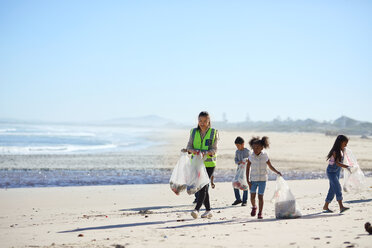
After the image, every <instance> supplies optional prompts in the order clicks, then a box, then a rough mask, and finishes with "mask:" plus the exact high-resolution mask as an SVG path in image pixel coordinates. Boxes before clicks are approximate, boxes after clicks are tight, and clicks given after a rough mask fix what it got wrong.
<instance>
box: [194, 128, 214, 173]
mask: <svg viewBox="0 0 372 248" xmlns="http://www.w3.org/2000/svg"><path fill="white" fill-rule="evenodd" d="M190 133H191V135H192V137H193V139H194V142H193V146H194V149H196V150H200V151H201V152H206V151H208V150H209V147H211V146H212V144H213V143H214V140H215V139H216V129H214V128H209V129H208V131H207V133H206V134H205V136H204V139H202V138H201V136H200V132H199V129H197V128H193V129H191V131H190ZM206 156H207V157H206V159H205V160H204V165H205V167H215V166H216V161H217V155H216V154H215V155H213V156H209V155H208V154H206ZM192 157H193V156H192Z"/></svg>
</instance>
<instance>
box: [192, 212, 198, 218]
mask: <svg viewBox="0 0 372 248" xmlns="http://www.w3.org/2000/svg"><path fill="white" fill-rule="evenodd" d="M198 215H199V211H198V210H193V211H192V212H191V216H192V217H193V218H194V219H197V218H198Z"/></svg>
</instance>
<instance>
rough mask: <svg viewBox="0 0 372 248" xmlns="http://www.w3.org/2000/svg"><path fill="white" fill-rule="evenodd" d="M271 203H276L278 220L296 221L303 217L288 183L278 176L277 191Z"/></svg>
mask: <svg viewBox="0 0 372 248" xmlns="http://www.w3.org/2000/svg"><path fill="white" fill-rule="evenodd" d="M271 201H274V202H275V217H276V218H277V219H294V218H298V217H301V212H300V210H299V207H298V205H297V203H296V198H295V197H294V195H293V194H292V192H291V190H290V188H289V186H288V184H287V182H286V181H285V180H284V178H283V177H281V176H277V178H276V189H275V192H274V196H273V198H272V199H271Z"/></svg>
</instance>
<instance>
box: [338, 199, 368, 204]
mask: <svg viewBox="0 0 372 248" xmlns="http://www.w3.org/2000/svg"><path fill="white" fill-rule="evenodd" d="M371 201H372V199H364V200H352V201H344V203H364V202H371Z"/></svg>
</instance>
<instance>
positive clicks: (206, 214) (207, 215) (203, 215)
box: [201, 211, 212, 219]
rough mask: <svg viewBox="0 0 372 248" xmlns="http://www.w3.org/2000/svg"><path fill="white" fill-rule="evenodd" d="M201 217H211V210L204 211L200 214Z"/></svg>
mask: <svg viewBox="0 0 372 248" xmlns="http://www.w3.org/2000/svg"><path fill="white" fill-rule="evenodd" d="M201 217H202V218H208V219H209V218H211V217H212V213H211V211H205V213H204V214H202V215H201Z"/></svg>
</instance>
